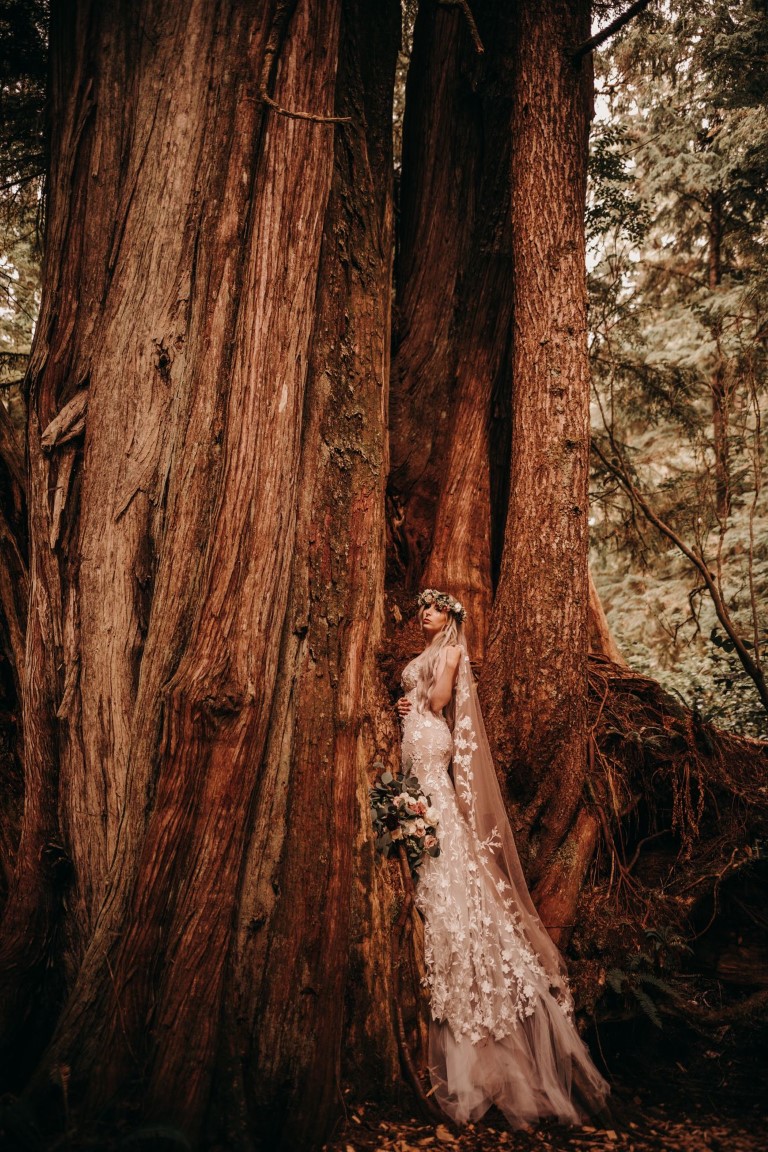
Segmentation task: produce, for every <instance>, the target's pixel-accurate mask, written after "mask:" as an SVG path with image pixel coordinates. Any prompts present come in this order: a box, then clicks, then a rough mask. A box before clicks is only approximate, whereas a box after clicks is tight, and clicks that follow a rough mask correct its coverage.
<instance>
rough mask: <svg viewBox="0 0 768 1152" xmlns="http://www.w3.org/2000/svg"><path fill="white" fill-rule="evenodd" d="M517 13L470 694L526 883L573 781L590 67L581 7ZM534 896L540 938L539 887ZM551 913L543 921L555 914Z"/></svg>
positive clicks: (582, 687)
mask: <svg viewBox="0 0 768 1152" xmlns="http://www.w3.org/2000/svg"><path fill="white" fill-rule="evenodd" d="M515 14H516V22H517V28H516V31H517V35H516V40H515V44H516V46H515V57H514V71H515V92H514V105H513V120H512V124H513V135H512V179H511V189H512V199H511V212H512V235H513V248H514V268H515V274H514V327H513V348H512V364H513V372H512V380H511V388H512V412H513V419H512V462H511V472H510V488H509V512H508V516H507V521H506V535H505V541H504V554H503V558H502V563H501V573H500V579H499V586H498V589H497V593H496V599H495V602H494V609H493V617H492V622H491V631H490V636H489V642H488V650H487V656H486V661H485V665H484V668H483V673H482V678H481V685H480V687H481V695H482V699H483V703H484V706H485V710H486V713H487V717H488V721H489V727H490V730H491V734H492V738H493V740H494V743H495V747H496V750H497V753H498V756H499V764H500V766H503V769H504V770H505V771H506V773H507V778H508V782H509V787H510V791H511V794H512V796H513V797H514V799H515V802H516V807H517V811H518V814H519V815H518V819H517V821H516V824H517V827H516V831H517V832H518V834H520V833H522V836H521V837H520V841H519V844H520V847H521V850H522V853H523V856H524V858H525V859H526V862H527V866H528V871H529V878H531V879H533V880H534V881H539V880H544V878H545V876H546V872H547V868H548V866H549V863H550V861H551V860H552V858H553V855H554V853H555V852H556V850H557V849H558V847H559V846H560V845H561V844H562V843H563V841H564V839H565V837H566V836H567V834H568V831H569V828H570V827H571V824H572V822H573V819H574V816H575V813H576V811H577V808H578V806H579V803H580V800H581V794H582V788H583V783H584V778H585V770H586V741H587V729H586V698H587V612H588V603H589V589H588V571H587V540H588V531H587V479H588V462H589V375H588V362H587V344H586V283H585V261H584V228H583V218H584V197H585V185H586V161H587V144H588V133H589V119H590V115H591V69H590V66H589V62H588V61H582V62H581V64H580V65H574V64H573V63H571V59H570V56H571V53H572V51H573V47H574V45H576V44H578V43H580V42H582V41H583V40H584V39H585V38H586V36H588V34H589V5H588V4H587V3H586V2H582V0H579V2H577V3H565V2H562V0H548V2H547V3H544V4H541V5H536V6H531V5H527V4H522V3H521V4H517V5H516V6H515ZM566 589H567V592H566V591H565V590H566ZM579 867H581V865H580V864H579ZM541 893H542V896H543V897H545V898H544V899H543V901H542V903H541V905H540V912H541V915H542V919H543V921H544V923H545V924H546V923H548V922H549V919H550V901H549V900H548V899H546V897H547V888H546V886H544V887H543V888H542V890H541ZM555 915H556V916H557V919H556V920H554V921H553V922H555V923H557V922H559V919H560V918H561V916H562V909H559V908H558V909H557V910H556V911H555Z"/></svg>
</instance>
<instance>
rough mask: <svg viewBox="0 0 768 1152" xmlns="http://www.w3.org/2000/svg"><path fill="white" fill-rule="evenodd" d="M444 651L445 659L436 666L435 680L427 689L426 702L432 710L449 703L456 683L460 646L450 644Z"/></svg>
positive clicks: (438, 710)
mask: <svg viewBox="0 0 768 1152" xmlns="http://www.w3.org/2000/svg"><path fill="white" fill-rule="evenodd" d="M444 651H445V659H444V660H443V661H441V663H440V665H438V668H437V675H436V677H435V682H434V684H433V685H432V687H431V688H430V690H429V696H428V698H427V699H428V703H429V707H430V708H431V710H432V711H433V712H440V711H441V710H442V709H443V708H445V706H446V704H449V703H450V700H451V697H452V696H453V686H454V684H455V683H456V673H457V671H458V668H459V661H460V660H461V648H460V647H459V645H458V644H450V645H449V646H448V647H447V648H445V649H444Z"/></svg>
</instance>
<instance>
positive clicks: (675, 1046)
mask: <svg viewBox="0 0 768 1152" xmlns="http://www.w3.org/2000/svg"><path fill="white" fill-rule="evenodd" d="M729 1033H730V1030H724V1034H723V1035H721V1036H720V1037H719V1038H718V1039H715V1038H713V1037H712V1036H710V1037H708V1038H704V1037H701V1036H699V1037H695V1038H690V1037H689V1042H688V1043H687V1044H686V1045H685V1050H684V1051H681V1049H680V1044H679V1039H680V1038H679V1036H674V1037H670V1036H665V1034H664V1032H656V1035H655V1036H649V1035H648V1030H647V1029H645V1030H643V1029H642V1028H641V1029H640V1035H639V1036H638V1040H639V1043H638V1045H637V1047H636V1048H635V1049H634V1050H632V1051H626V1050H625V1051H624V1052H623V1053H621V1061H622V1063H621V1067H622V1072H621V1075H619V1074H618V1072H617V1069H618V1067H619V1066H620V1065H619V1064H618V1063H615V1062H614V1060H615V1059H616V1054H614V1059H610V1060H609V1078H610V1081H611V1100H610V1116H611V1119H610V1120H609V1121H608V1122H606V1126H605V1127H603V1126H602V1124H599V1123H598V1121H596V1120H593V1121H592V1122H591V1123H586V1124H585V1125H584V1126H583V1127H573V1128H568V1127H564V1126H562V1125H558V1124H554V1123H549V1122H545V1123H542V1124H541V1125H539V1126H538V1127H536V1128H533V1129H523V1130H520V1129H517V1130H515V1129H512V1128H510V1126H509V1125H508V1124H507V1122H506V1121H505V1119H504V1117H503V1116H502V1115H501V1114H500V1113H499V1112H497V1111H496V1110H495V1109H492V1110H491V1111H490V1112H489V1113H488V1114H487V1115H486V1116H485V1117H484V1118H483V1120H481V1121H479V1122H477V1123H476V1124H467V1125H466V1126H465V1127H462V1128H458V1127H456V1126H454V1125H452V1124H450V1122H448V1121H446V1122H445V1123H443V1124H434V1123H430V1122H428V1121H425V1120H423V1119H416V1118H414V1116H413V1115H411V1116H409V1115H408V1111H409V1108H408V1102H407V1100H406V1099H405V1098H404V1099H403V1101H402V1105H401V1107H400V1108H399V1109H398V1108H395V1107H394V1106H393V1107H391V1108H389V1109H386V1108H383V1107H382V1106H381V1105H380V1104H379V1105H376V1104H373V1103H370V1102H365V1101H362V1102H360V1103H354V1104H352V1103H350V1105H349V1107H348V1111H347V1120H346V1122H345V1123H344V1125H343V1127H342V1129H341V1130H340V1131H339V1133H338V1134H337V1136H336V1137H335V1139H334V1140H333V1141H332V1142H330V1143H329V1144H327V1145H326V1152H419V1150H422V1149H430V1150H433V1152H504V1150H506V1149H509V1150H510V1152H547V1150H551V1152H667V1150H669V1152H765V1150H766V1149H767V1148H768V1118H767V1117H766V1111H767V1110H768V1088H767V1087H766V1086H767V1085H768V1052H766V1048H765V1045H764V1044H763V1043H761V1042H760V1041H757V1042H756V1041H755V1037H754V1035H752V1036H751V1037H747V1036H744V1035H743V1034H742V1035H739V1036H736V1035H735V1034H729ZM762 1039H763V1037H761V1040H762ZM713 1041H714V1042H713ZM677 1056H684V1057H685V1063H684V1062H683V1060H682V1059H677V1058H676V1057H677ZM352 1095H353V1093H352V1092H351V1090H350V1091H349V1094H348V1096H347V1099H348V1100H351V1098H352ZM411 1110H412V1111H413V1112H414V1113H415V1109H411Z"/></svg>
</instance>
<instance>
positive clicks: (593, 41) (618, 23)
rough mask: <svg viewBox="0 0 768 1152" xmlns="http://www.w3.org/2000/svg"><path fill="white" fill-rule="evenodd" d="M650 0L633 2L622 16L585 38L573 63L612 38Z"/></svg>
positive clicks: (576, 52) (576, 62) (572, 58)
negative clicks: (587, 38)
mask: <svg viewBox="0 0 768 1152" xmlns="http://www.w3.org/2000/svg"><path fill="white" fill-rule="evenodd" d="M650 2H651V0H636V2H635V3H634V4H631V5H630V6H629V8H627V10H626V12H622V14H621V15H620V16H617V17H616V19H615V20H612V21H611V23H610V24H608V25H606V27H605V28H603V29H602V31H600V32H596V33H595V35H594V36H590V38H589V40H585V41H584V43H583V44H579V46H578V48H577V49H576V50H575V52H574V53H573V55H572V56H571V61H572V63H574V64H578V62H579V60H581V58H582V56H586V55H587V54H588V53H589V52H594V50H595V48H599V47H600V45H601V44H604V43H605V41H606V40H608V39H610V37H611V36H613V34H614V33H615V32H618V31H619V29H620V28H623V27H624V25H625V24H628V23H629V21H630V20H631V19H632V17H633V16H637V15H638V13H639V12H642V11H643V9H644V8H647V7H648V5H649V4H650Z"/></svg>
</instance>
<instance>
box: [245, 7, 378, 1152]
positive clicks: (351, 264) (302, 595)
mask: <svg viewBox="0 0 768 1152" xmlns="http://www.w3.org/2000/svg"><path fill="white" fill-rule="evenodd" d="M399 33H400V18H399V10H398V6H397V4H387V5H385V6H381V5H380V4H373V3H370V2H369V0H365V2H364V3H363V4H361V5H357V4H349V5H347V6H346V7H345V8H344V15H343V20H342V47H341V56H340V66H339V77H338V82H337V93H338V97H337V109H336V112H337V114H338V115H341V116H349V117H350V118H351V123H350V124H349V125H344V126H343V127H342V128H341V129H340V130H339V131H337V134H336V149H335V166H334V176H333V183H332V188H331V196H330V200H329V205H328V212H327V215H326V222H325V230H324V234H323V246H322V252H321V258H320V269H319V277H318V285H319V287H318V298H317V306H316V318H315V329H314V333H313V339H312V347H311V353H310V364H309V376H308V384H307V394H306V399H305V405H304V426H303V439H302V452H301V468H300V474H299V482H298V522H297V532H296V550H295V554H294V560H293V567H292V575H291V587H290V593H289V600H288V611H287V613H286V618H285V624H284V627H283V639H282V652H281V658H280V671H279V676H278V682H277V690H276V696H275V699H276V702H277V704H278V706H277V707H276V709H275V711H274V713H273V717H272V721H271V724H270V729H269V738H268V744H267V749H266V754H265V757H264V762H263V765H262V768H261V775H260V784H259V789H258V794H257V800H256V808H255V817H254V833H253V835H252V837H251V840H250V848H249V853H248V860H247V864H246V869H245V877H244V891H243V899H242V902H241V906H240V909H239V914H238V921H239V923H238V937H237V942H238V943H237V954H236V956H235V958H234V964H235V969H236V987H237V993H238V997H237V1001H236V1003H235V1013H236V1015H238V1016H240V1017H241V1018H244V1020H245V1022H246V1024H245V1028H244V1029H243V1030H242V1035H243V1037H244V1039H245V1046H244V1048H243V1050H242V1053H241V1058H240V1068H241V1071H242V1075H243V1078H244V1081H245V1085H246V1097H247V1099H249V1100H250V1101H252V1107H253V1110H254V1111H255V1114H256V1119H257V1130H258V1132H259V1135H260V1140H261V1144H262V1146H263V1147H264V1148H269V1149H272V1148H277V1147H285V1148H297V1147H298V1148H304V1147H309V1146H313V1145H314V1144H316V1143H318V1142H319V1141H321V1140H322V1138H323V1136H324V1135H326V1134H327V1125H328V1118H329V1116H334V1115H339V1114H340V1113H341V1109H342V1106H343V1105H342V1097H341V1087H340V1081H341V1071H342V1068H341V1056H342V1053H341V1036H342V1026H343V1025H344V1034H345V1070H346V1073H347V1074H348V1075H353V1076H354V1079H355V1082H356V1084H357V1085H358V1086H359V1087H360V1088H361V1090H362V1087H363V1085H364V1084H368V1085H370V1087H371V1089H373V1090H376V1086H377V1087H378V1091H379V1092H380V1091H381V1089H382V1087H384V1086H386V1085H387V1084H390V1085H392V1084H393V1083H394V1081H395V1079H396V1075H397V1052H396V1049H395V1046H394V1044H393V1036H392V1022H391V1020H390V1011H389V1005H390V999H391V973H390V971H389V967H388V965H387V964H386V963H385V962H384V957H383V956H382V954H381V951H380V949H381V945H382V944H384V945H386V944H387V942H388V938H389V918H390V916H391V908H390V901H389V899H388V896H387V889H386V887H385V883H384V876H383V871H382V869H381V867H378V868H377V867H376V862H375V858H374V849H373V842H372V839H371V835H370V823H369V821H370V817H369V812H368V807H369V805H368V769H369V768H370V765H371V763H372V761H373V760H374V759H375V758H376V752H377V748H379V747H381V745H382V742H385V743H391V740H392V732H391V724H392V722H391V720H390V721H389V727H390V731H389V732H387V728H386V724H384V725H383V726H382V725H381V723H380V720H379V712H380V710H381V708H382V703H383V698H384V690H383V686H382V685H381V683H380V679H379V676H378V673H377V665H376V662H375V653H376V649H377V647H378V644H379V642H380V638H381V634H382V623H383V584H384V556H385V547H384V544H385V541H384V494H385V485H386V466H387V456H386V401H387V393H388V381H389V367H390V365H389V331H390V300H391V288H390V286H391V278H392V266H391V254H392V251H393V236H392V228H393V207H392V144H391V138H392V133H391V121H392V111H391V101H392V89H393V80H394V67H395V60H396V54H397V45H398V41H399ZM361 718H363V719H364V723H363V725H362V727H361V725H360V720H361ZM313 828H315V829H320V830H322V832H321V834H320V835H318V834H317V833H316V834H314V835H313V834H312V833H311V831H310V830H311V829H313ZM262 925H263V927H262ZM350 937H351V938H352V948H351V949H350V946H349V941H350ZM350 962H351V965H352V967H351V971H350V967H349V965H350Z"/></svg>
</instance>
